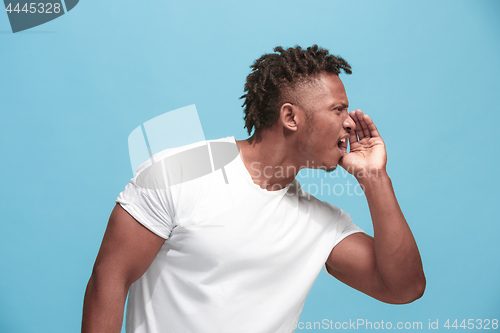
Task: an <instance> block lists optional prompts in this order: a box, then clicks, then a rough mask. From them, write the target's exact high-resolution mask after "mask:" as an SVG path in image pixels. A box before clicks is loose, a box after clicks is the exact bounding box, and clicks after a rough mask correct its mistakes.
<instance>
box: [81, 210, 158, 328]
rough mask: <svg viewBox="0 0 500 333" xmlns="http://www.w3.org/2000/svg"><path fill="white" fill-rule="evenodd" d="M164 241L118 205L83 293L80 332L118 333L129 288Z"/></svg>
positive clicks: (150, 261)
mask: <svg viewBox="0 0 500 333" xmlns="http://www.w3.org/2000/svg"><path fill="white" fill-rule="evenodd" d="M164 242H165V239H163V238H161V237H160V236H158V235H156V234H154V233H153V232H151V231H149V230H148V229H146V228H145V227H144V226H143V225H142V224H140V223H139V222H137V221H136V220H135V219H134V218H133V217H132V216H130V214H129V213H127V212H126V211H125V210H124V209H123V208H122V207H121V206H120V205H118V204H117V205H116V206H115V208H114V209H113V211H112V212H111V216H110V218H109V222H108V226H107V228H106V232H105V233H104V238H103V240H102V244H101V248H100V250H99V253H98V255H97V259H96V261H95V264H94V268H93V270H92V276H91V277H90V280H89V283H88V285H87V290H86V291H85V299H84V303H83V319H82V333H101V332H102V333H112V332H116V333H118V332H120V330H121V326H122V321H123V309H124V305H125V300H126V298H127V293H128V289H129V287H130V285H131V284H132V283H133V282H135V281H136V280H137V279H138V278H140V277H141V275H142V274H144V272H145V271H146V270H147V269H148V267H149V265H151V263H152V262H153V260H154V258H155V257H156V255H157V254H158V251H159V250H160V248H161V246H162V245H163V243H164Z"/></svg>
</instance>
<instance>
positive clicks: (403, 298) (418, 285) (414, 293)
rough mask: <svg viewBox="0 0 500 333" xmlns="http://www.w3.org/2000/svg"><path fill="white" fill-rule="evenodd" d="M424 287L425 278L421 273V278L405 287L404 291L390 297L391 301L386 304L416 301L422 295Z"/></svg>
mask: <svg viewBox="0 0 500 333" xmlns="http://www.w3.org/2000/svg"><path fill="white" fill-rule="evenodd" d="M425 286H426V280H425V276H424V274H423V273H422V276H421V277H419V278H418V279H416V280H415V281H414V282H413V283H411V284H410V285H407V286H406V287H405V289H404V291H402V292H401V291H399V292H397V293H395V294H393V296H392V297H391V300H390V301H389V302H387V303H391V304H408V303H412V302H414V301H416V300H417V299H419V298H420V297H422V296H423V295H424V292H425Z"/></svg>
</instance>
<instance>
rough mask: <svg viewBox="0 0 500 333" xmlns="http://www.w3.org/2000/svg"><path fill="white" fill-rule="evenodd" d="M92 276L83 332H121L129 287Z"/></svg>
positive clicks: (88, 287)
mask: <svg viewBox="0 0 500 333" xmlns="http://www.w3.org/2000/svg"><path fill="white" fill-rule="evenodd" d="M109 282H110V283H104V281H99V278H97V277H96V276H95V275H92V276H91V277H90V280H89V283H88V285H87V290H86V291H85V299H84V302H83V318H82V333H119V332H120V331H121V327H122V322H123V310H124V306H125V300H126V298H127V292H128V288H125V287H123V284H121V286H120V283H117V281H109Z"/></svg>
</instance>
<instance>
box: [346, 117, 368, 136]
mask: <svg viewBox="0 0 500 333" xmlns="http://www.w3.org/2000/svg"><path fill="white" fill-rule="evenodd" d="M349 116H350V117H351V118H352V120H354V123H355V124H356V131H355V133H356V135H357V136H358V138H359V139H360V140H361V139H363V138H364V137H365V135H364V133H363V130H362V129H361V124H360V123H359V120H358V115H357V113H356V111H351V112H349Z"/></svg>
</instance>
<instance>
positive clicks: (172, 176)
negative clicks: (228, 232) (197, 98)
mask: <svg viewBox="0 0 500 333" xmlns="http://www.w3.org/2000/svg"><path fill="white" fill-rule="evenodd" d="M200 141H205V135H204V134H203V129H202V127H201V123H200V119H199V118H198V113H197V111H196V107H195V105H190V106H186V107H183V108H180V109H177V110H174V111H170V112H167V113H164V114H162V115H160V116H158V117H155V118H153V119H151V120H148V121H146V122H145V123H144V124H142V125H141V126H138V127H137V128H136V129H134V130H133V131H132V133H130V135H129V137H128V146H129V154H130V163H131V165H132V171H133V172H134V173H135V172H136V170H137V168H138V167H139V166H140V165H141V164H143V163H144V162H145V161H148V159H149V165H147V167H146V168H145V169H144V170H142V171H141V173H140V174H139V175H138V176H137V179H136V182H137V185H138V186H140V187H142V188H146V189H163V188H166V186H167V184H168V186H173V185H178V184H181V183H185V182H187V181H190V180H193V179H196V178H199V177H203V176H205V175H208V174H210V173H212V172H215V171H218V170H221V171H222V174H223V176H224V181H225V183H226V184H228V180H227V176H226V173H225V171H224V166H226V165H227V164H229V163H230V162H231V161H233V160H234V159H235V158H236V157H237V156H238V154H239V151H238V148H237V146H236V144H234V143H231V142H210V141H206V142H205V143H204V144H203V145H198V146H194V147H192V148H188V149H185V150H182V151H180V152H178V153H174V154H171V155H168V154H167V155H165V156H163V155H162V157H159V156H158V155H155V154H157V153H159V152H162V151H164V150H165V149H170V148H177V147H181V146H186V145H190V144H193V143H197V142H200Z"/></svg>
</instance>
